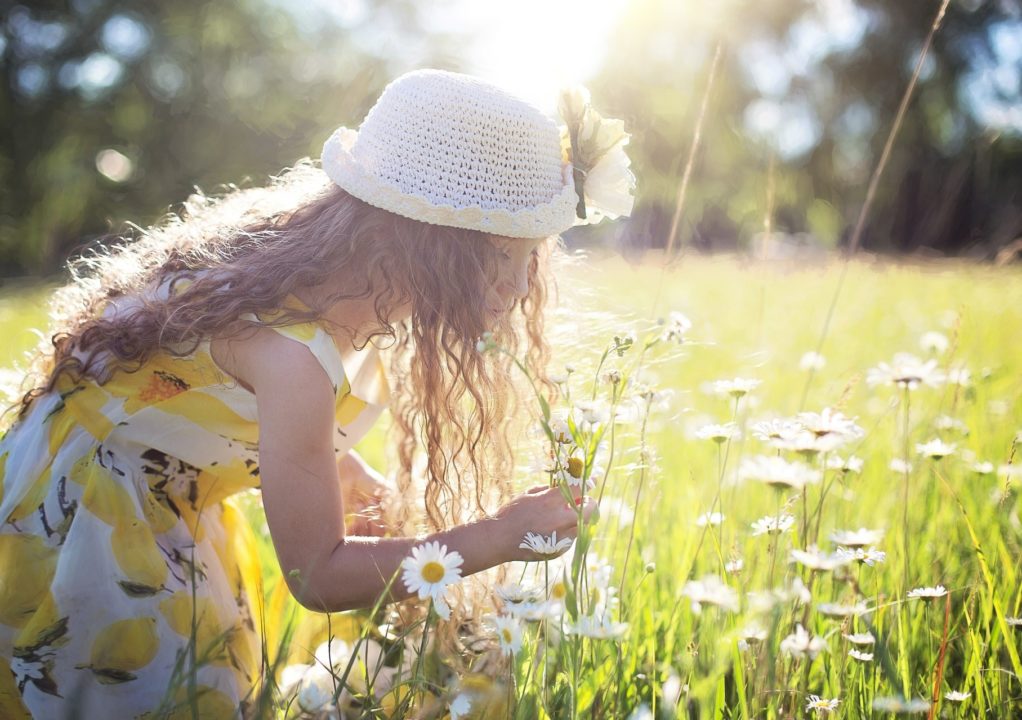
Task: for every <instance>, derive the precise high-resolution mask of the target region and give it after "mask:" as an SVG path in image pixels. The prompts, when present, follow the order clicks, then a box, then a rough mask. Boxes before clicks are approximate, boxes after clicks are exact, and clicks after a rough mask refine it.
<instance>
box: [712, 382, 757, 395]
mask: <svg viewBox="0 0 1022 720" xmlns="http://www.w3.org/2000/svg"><path fill="white" fill-rule="evenodd" d="M762 382H763V381H762V380H752V379H749V378H734V379H733V380H717V381H716V382H714V383H713V385H712V386H711V387H712V388H713V392H714V393H716V394H717V395H730V396H731V397H733V398H740V397H743V396H744V395H748V394H749V393H750V392H752V391H753V390H755V389H756V388H757V387H759V385H760V384H761V383H762Z"/></svg>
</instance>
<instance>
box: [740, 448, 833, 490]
mask: <svg viewBox="0 0 1022 720" xmlns="http://www.w3.org/2000/svg"><path fill="white" fill-rule="evenodd" d="M738 475H739V477H741V478H742V479H746V480H747V479H750V478H751V479H754V480H759V481H760V482H762V483H764V484H766V485H769V486H771V487H774V488H778V489H784V488H792V489H794V490H801V489H802V488H804V487H805V486H806V485H809V484H812V483H817V482H819V481H820V472H819V471H818V470H814V469H813V468H811V467H809V466H808V465H805V464H803V463H800V462H789V461H787V460H785V459H784V458H780V457H776V456H773V455H755V456H753V457H750V458H746V459H745V460H743V461H742V464H741V466H740V467H739V469H738Z"/></svg>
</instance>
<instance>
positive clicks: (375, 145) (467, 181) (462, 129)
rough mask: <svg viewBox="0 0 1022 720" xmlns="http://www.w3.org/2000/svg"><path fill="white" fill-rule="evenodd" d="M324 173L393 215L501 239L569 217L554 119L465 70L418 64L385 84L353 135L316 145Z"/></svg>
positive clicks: (570, 187)
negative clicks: (320, 151) (320, 149)
mask: <svg viewBox="0 0 1022 720" xmlns="http://www.w3.org/2000/svg"><path fill="white" fill-rule="evenodd" d="M322 165H323V170H325V171H326V173H327V175H329V176H330V179H331V180H333V181H334V182H335V183H337V184H338V185H340V186H341V187H342V188H344V189H345V190H347V191H348V192H349V193H351V194H352V195H354V196H355V197H357V198H359V199H361V200H364V201H365V202H367V203H369V204H370V205H374V206H376V207H380V208H383V209H385V210H389V211H391V212H393V213H397V214H398V215H403V216H404V217H408V218H412V219H414V220H420V221H422V222H427V223H432V224H434V225H448V226H452V227H460V228H469V229H472V230H480V231H483V232H486V233H492V234H494V235H503V236H506V237H522V238H539V237H546V236H549V235H555V234H557V233H560V232H563V231H564V230H567V229H568V228H570V227H571V226H572V225H573V224H574V223H575V205H576V203H577V202H578V198H577V196H576V194H575V188H574V184H573V181H572V166H571V164H570V163H567V162H564V161H563V160H562V155H561V140H560V131H559V129H558V127H557V124H556V123H555V122H554V121H553V120H552V119H551V118H549V117H547V116H546V115H544V114H543V113H542V112H541V111H540V110H539V109H538V108H536V107H535V106H533V105H531V104H529V103H528V102H526V101H524V100H521V99H519V98H517V97H515V96H514V95H511V94H510V93H508V92H507V91H505V90H503V89H501V88H499V87H497V86H494V85H491V84H489V83H487V82H484V81H482V80H480V79H478V78H475V77H472V76H470V75H463V74H460V73H453V72H447V71H443V70H416V71H414V72H410V73H406V74H405V75H402V76H400V77H398V78H397V79H395V80H394V81H393V82H391V83H390V84H389V85H387V87H386V88H385V89H384V90H383V93H382V94H381V95H380V97H379V99H378V100H377V101H376V104H375V105H374V106H373V107H372V109H371V110H370V111H369V113H368V115H366V117H365V120H363V121H362V125H361V126H360V127H359V130H358V132H356V131H354V130H351V129H349V128H345V127H341V128H338V129H337V130H336V131H335V132H334V133H333V134H332V135H331V136H330V138H329V139H328V140H327V141H326V143H325V144H324V145H323V156H322Z"/></svg>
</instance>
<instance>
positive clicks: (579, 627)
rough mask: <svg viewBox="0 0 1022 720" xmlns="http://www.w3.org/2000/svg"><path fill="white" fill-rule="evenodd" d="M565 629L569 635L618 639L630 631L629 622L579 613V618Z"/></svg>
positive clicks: (598, 638)
mask: <svg viewBox="0 0 1022 720" xmlns="http://www.w3.org/2000/svg"><path fill="white" fill-rule="evenodd" d="M565 631H566V632H567V633H568V634H569V635H581V636H582V637H588V638H593V639H596V640H617V639H619V638H621V637H623V636H624V634H625V633H626V632H628V623H622V622H613V621H612V620H611V619H610V618H609V617H607V616H603V617H602V618H601V617H595V616H593V615H579V617H578V620H577V621H576V622H574V623H571V624H569V625H568V627H567V628H566V629H565Z"/></svg>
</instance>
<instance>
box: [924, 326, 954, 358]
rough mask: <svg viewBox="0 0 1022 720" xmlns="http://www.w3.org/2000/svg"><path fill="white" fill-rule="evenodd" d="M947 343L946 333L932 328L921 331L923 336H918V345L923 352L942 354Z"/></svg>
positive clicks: (945, 350) (946, 347) (945, 349)
mask: <svg viewBox="0 0 1022 720" xmlns="http://www.w3.org/2000/svg"><path fill="white" fill-rule="evenodd" d="M948 345H949V343H948V339H947V335H944V334H943V333H939V332H936V331H934V330H931V331H929V332H925V333H923V336H922V337H921V338H919V347H920V348H922V350H923V352H926V353H932V354H934V355H942V354H944V353H945V352H947V349H948Z"/></svg>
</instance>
